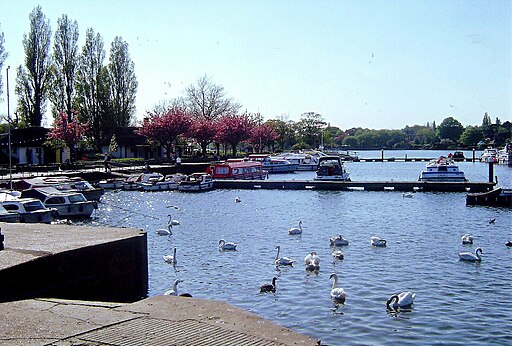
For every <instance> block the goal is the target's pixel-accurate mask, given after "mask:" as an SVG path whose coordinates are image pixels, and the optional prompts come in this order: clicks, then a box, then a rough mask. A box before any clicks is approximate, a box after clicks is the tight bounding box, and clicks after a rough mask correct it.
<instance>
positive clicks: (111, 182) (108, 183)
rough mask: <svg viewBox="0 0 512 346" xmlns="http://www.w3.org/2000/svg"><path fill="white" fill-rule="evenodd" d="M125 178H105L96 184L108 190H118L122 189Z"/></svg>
mask: <svg viewBox="0 0 512 346" xmlns="http://www.w3.org/2000/svg"><path fill="white" fill-rule="evenodd" d="M123 183H124V179H122V178H112V179H103V180H100V181H98V182H97V183H96V186H98V187H101V188H102V189H107V190H116V189H121V188H122V187H123Z"/></svg>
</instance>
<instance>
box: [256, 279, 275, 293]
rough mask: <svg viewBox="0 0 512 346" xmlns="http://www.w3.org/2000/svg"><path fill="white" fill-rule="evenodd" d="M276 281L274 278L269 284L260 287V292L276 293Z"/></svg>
mask: <svg viewBox="0 0 512 346" xmlns="http://www.w3.org/2000/svg"><path fill="white" fill-rule="evenodd" d="M276 280H277V278H276V277H275V276H274V278H273V279H272V283H271V284H263V285H261V286H260V292H275V291H276Z"/></svg>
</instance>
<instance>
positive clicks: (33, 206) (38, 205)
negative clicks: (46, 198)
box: [23, 201, 45, 211]
mask: <svg viewBox="0 0 512 346" xmlns="http://www.w3.org/2000/svg"><path fill="white" fill-rule="evenodd" d="M23 205H24V206H25V210H26V211H36V210H42V209H45V208H44V205H43V203H42V202H41V201H32V202H27V203H25V204H23Z"/></svg>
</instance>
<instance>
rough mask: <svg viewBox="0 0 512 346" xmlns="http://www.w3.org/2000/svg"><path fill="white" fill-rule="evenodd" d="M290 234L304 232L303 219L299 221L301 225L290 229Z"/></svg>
mask: <svg viewBox="0 0 512 346" xmlns="http://www.w3.org/2000/svg"><path fill="white" fill-rule="evenodd" d="M288 234H290V235H293V234H302V221H299V227H298V228H297V227H292V228H290V229H289V230H288Z"/></svg>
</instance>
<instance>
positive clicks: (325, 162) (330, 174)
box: [315, 156, 350, 181]
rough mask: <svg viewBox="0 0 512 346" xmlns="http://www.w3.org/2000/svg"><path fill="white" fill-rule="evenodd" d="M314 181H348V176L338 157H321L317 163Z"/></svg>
mask: <svg viewBox="0 0 512 346" xmlns="http://www.w3.org/2000/svg"><path fill="white" fill-rule="evenodd" d="M315 180H328V181H332V180H334V181H350V175H349V174H348V172H347V171H346V170H345V166H344V165H343V161H342V160H341V157H339V156H323V157H321V158H320V160H319V161H318V167H317V170H316V176H315Z"/></svg>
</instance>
